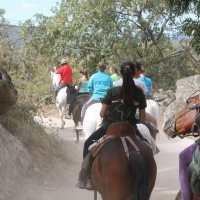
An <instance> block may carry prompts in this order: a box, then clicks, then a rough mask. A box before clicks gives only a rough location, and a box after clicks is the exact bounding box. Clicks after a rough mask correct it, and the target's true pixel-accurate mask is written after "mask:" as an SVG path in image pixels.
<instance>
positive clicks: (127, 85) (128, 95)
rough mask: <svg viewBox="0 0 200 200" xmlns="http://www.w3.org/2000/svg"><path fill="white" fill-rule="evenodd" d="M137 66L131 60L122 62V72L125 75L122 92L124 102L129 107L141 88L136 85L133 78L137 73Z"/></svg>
mask: <svg viewBox="0 0 200 200" xmlns="http://www.w3.org/2000/svg"><path fill="white" fill-rule="evenodd" d="M135 68H136V63H134V62H129V61H127V62H124V63H122V65H121V68H120V72H121V74H122V76H123V84H122V90H121V94H122V96H123V99H124V104H125V105H127V106H128V107H131V106H132V105H133V99H134V97H135V96H136V94H137V92H138V90H140V88H138V87H137V86H136V85H135V82H134V80H133V77H134V75H135Z"/></svg>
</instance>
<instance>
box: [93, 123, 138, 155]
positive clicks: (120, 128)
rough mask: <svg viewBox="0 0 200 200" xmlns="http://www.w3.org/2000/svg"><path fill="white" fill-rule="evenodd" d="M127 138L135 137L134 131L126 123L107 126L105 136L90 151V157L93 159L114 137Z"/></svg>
mask: <svg viewBox="0 0 200 200" xmlns="http://www.w3.org/2000/svg"><path fill="white" fill-rule="evenodd" d="M125 136H129V137H130V138H133V137H135V129H134V128H133V126H132V125H131V124H129V123H128V122H116V123H113V124H111V125H110V126H109V128H108V130H107V132H106V135H105V136H104V137H103V138H102V139H100V140H99V141H98V143H97V145H96V146H95V147H94V148H93V149H92V151H91V153H92V156H93V157H94V158H95V157H96V156H97V155H98V154H99V152H100V151H101V149H102V147H103V146H104V145H105V144H106V143H107V142H108V141H110V140H112V139H113V138H115V137H125Z"/></svg>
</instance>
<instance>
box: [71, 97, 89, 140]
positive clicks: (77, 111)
mask: <svg viewBox="0 0 200 200" xmlns="http://www.w3.org/2000/svg"><path fill="white" fill-rule="evenodd" d="M90 98H91V95H89V94H88V95H85V94H83V95H79V96H77V101H76V105H75V107H74V109H73V111H72V116H73V121H74V124H75V126H76V125H77V124H78V122H81V111H82V108H83V106H84V104H85V103H86V102H87V101H88V100H89V99H90ZM80 131H81V130H77V129H76V142H79V134H80Z"/></svg>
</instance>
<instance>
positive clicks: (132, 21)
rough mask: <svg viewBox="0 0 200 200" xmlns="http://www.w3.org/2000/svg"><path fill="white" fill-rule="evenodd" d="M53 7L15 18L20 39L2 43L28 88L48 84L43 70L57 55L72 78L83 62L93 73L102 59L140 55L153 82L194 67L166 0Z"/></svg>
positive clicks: (170, 81)
mask: <svg viewBox="0 0 200 200" xmlns="http://www.w3.org/2000/svg"><path fill="white" fill-rule="evenodd" d="M52 12H53V15H52V16H51V17H47V16H44V15H42V14H36V15H35V16H34V19H29V20H27V21H26V22H25V23H21V24H19V26H20V31H21V32H20V41H23V43H22V44H23V45H20V46H19V45H13V43H9V44H12V45H10V47H12V48H13V47H15V51H12V52H11V51H10V47H9V46H7V48H8V50H7V51H6V52H7V53H6V55H7V58H9V59H8V61H9V65H7V66H12V68H14V69H17V70H15V73H17V76H16V77H17V78H18V79H19V77H20V78H21V79H22V80H23V84H26V86H28V88H29V90H31V91H33V90H38V87H39V85H42V86H45V85H47V84H49V85H50V83H49V82H48V79H49V77H50V75H48V73H49V71H50V70H52V69H53V66H54V65H59V64H60V60H61V59H62V58H67V59H68V60H69V63H70V64H71V66H72V68H73V71H74V74H73V76H74V80H76V79H78V78H79V73H77V72H78V71H79V69H80V68H82V67H85V68H87V69H88V70H89V72H90V75H91V74H92V73H94V72H95V71H96V65H97V63H98V61H99V60H101V59H104V60H106V62H107V64H108V66H111V65H115V66H117V67H118V66H120V64H121V63H122V62H124V61H125V60H139V61H141V62H142V64H143V65H144V67H145V68H146V71H147V75H148V76H150V77H151V78H152V80H153V82H154V86H155V88H160V87H162V88H164V89H165V88H167V89H168V88H174V87H175V81H176V80H177V79H180V78H182V77H185V76H187V75H193V74H195V73H197V72H198V67H197V66H198V62H199V61H198V57H197V56H196V55H195V53H194V52H193V50H192V48H191V44H190V39H187V38H183V39H176V36H177V35H178V34H179V30H180V29H179V27H180V24H181V23H182V22H181V21H180V22H179V21H178V20H177V18H176V13H174V12H173V10H172V9H170V7H169V6H168V4H167V3H166V2H165V0H158V1H156V2H155V1H153V0H150V1H149V0H148V1H147V0H140V1H136V0H132V1H127V0H120V1H111V0H92V1H91V0H82V1H76V0H62V1H61V2H60V3H57V5H56V6H55V7H54V8H52ZM2 22H3V20H2ZM174 38H175V39H174ZM0 39H1V40H0V42H2V43H3V42H4V41H5V38H4V37H3V36H2V38H0ZM9 41H10V40H9ZM4 54H5V52H4ZM13 55H15V57H14V56H13ZM0 56H1V53H0ZM3 60H5V59H4V58H3V55H2V60H1V61H0V62H3ZM13 66H16V67H13ZM49 74H50V73H49ZM18 79H17V80H18ZM27 83H28V84H27ZM29 83H30V84H29ZM23 84H22V85H23ZM40 90H42V91H43V92H45V91H47V87H44V88H43V87H40ZM33 94H35V92H32V94H31V96H33Z"/></svg>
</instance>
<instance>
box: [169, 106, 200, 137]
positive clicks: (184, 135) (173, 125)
mask: <svg viewBox="0 0 200 200" xmlns="http://www.w3.org/2000/svg"><path fill="white" fill-rule="evenodd" d="M194 109H196V110H197V113H196V116H195V119H194V122H193V124H192V128H191V129H192V134H190V133H189V134H182V135H179V134H177V132H176V130H175V127H176V126H175V123H176V121H177V120H178V119H180V118H181V117H182V116H183V115H185V114H186V113H188V112H190V111H191V110H194ZM199 114H200V103H197V104H194V105H193V106H191V107H189V108H188V109H187V110H186V111H185V112H183V113H181V114H179V115H178V116H177V117H176V118H174V116H173V118H172V120H171V121H170V125H171V126H172V127H173V129H174V133H176V135H177V136H179V137H180V138H181V139H183V138H184V137H187V136H198V135H199V134H200V126H199V125H198V124H196V119H197V117H198V116H199ZM195 125H196V126H197V127H198V135H195V134H194V127H195Z"/></svg>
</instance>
